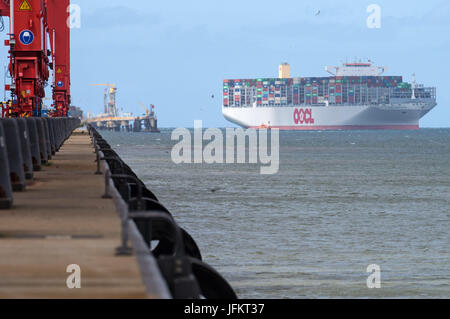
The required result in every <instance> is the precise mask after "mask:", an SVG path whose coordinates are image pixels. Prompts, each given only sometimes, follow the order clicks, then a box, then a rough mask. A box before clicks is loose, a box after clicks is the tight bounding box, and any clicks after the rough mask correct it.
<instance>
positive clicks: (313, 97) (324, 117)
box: [222, 61, 436, 130]
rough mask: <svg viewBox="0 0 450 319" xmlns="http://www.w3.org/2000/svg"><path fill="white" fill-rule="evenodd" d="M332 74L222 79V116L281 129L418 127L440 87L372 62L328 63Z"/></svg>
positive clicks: (286, 72)
mask: <svg viewBox="0 0 450 319" xmlns="http://www.w3.org/2000/svg"><path fill="white" fill-rule="evenodd" d="M325 70H326V71H327V72H328V73H330V74H331V76H328V77H299V78H291V77H290V66H289V64H287V63H283V64H281V65H280V66H279V77H278V78H261V79H235V80H224V81H223V106H222V113H223V115H224V117H225V118H226V119H227V120H228V121H230V122H232V123H235V124H237V125H240V126H242V127H244V128H278V129H281V130H351V129H356V130H364V129H372V130H373V129H388V130H389V129H391V130H416V129H419V120H420V119H421V118H422V117H423V116H425V115H426V114H427V113H428V112H430V111H431V110H432V109H433V108H434V107H435V106H436V88H435V87H424V85H422V84H417V83H416V80H415V75H414V74H413V76H412V81H411V83H407V82H403V77H402V76H383V74H384V73H385V72H386V70H387V68H386V67H380V66H375V65H373V64H372V62H370V61H369V62H365V63H362V62H354V63H344V64H343V65H342V66H340V67H334V66H327V67H325Z"/></svg>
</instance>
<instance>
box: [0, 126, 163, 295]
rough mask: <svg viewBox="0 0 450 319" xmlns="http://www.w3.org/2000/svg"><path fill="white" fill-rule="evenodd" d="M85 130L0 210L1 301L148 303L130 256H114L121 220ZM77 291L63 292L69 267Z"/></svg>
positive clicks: (71, 139) (118, 239) (136, 264)
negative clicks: (75, 268) (77, 274)
mask: <svg viewBox="0 0 450 319" xmlns="http://www.w3.org/2000/svg"><path fill="white" fill-rule="evenodd" d="M95 171H96V163H95V154H94V152H93V148H92V145H91V143H90V138H89V136H88V135H87V133H85V134H82V133H75V134H73V135H72V136H71V137H70V138H69V139H68V140H67V141H66V143H65V144H64V145H63V146H62V148H61V149H60V151H59V152H58V153H56V155H54V156H53V158H52V159H51V160H50V165H49V166H43V170H42V171H40V172H35V176H34V181H33V182H31V183H29V185H27V190H26V192H23V193H14V207H13V209H11V210H9V211H8V210H6V211H0V298H149V297H158V296H148V295H147V294H146V292H145V287H144V284H143V283H142V279H141V274H140V272H139V267H138V263H137V261H136V258H135V256H130V257H116V256H115V248H116V247H117V246H119V244H120V229H121V227H120V219H119V217H118V214H117V212H116V208H115V205H114V202H113V200H111V199H102V198H101V197H102V195H103V194H104V189H105V188H104V176H103V175H95V174H94V173H95ZM72 264H76V265H79V266H80V269H81V288H79V289H76V288H75V289H69V288H68V287H67V284H66V281H67V278H68V277H69V276H70V275H71V273H68V272H67V267H68V266H69V265H72Z"/></svg>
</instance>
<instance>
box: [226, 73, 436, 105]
mask: <svg viewBox="0 0 450 319" xmlns="http://www.w3.org/2000/svg"><path fill="white" fill-rule="evenodd" d="M415 92H416V97H418V98H420V97H430V94H432V92H428V91H427V89H424V88H417V89H416V90H415ZM408 95H409V97H411V95H412V88H411V85H410V84H408V83H403V78H402V77H401V76H335V77H309V78H290V79H278V78H260V79H235V80H224V82H223V105H224V107H229V106H234V107H242V106H243V107H245V106H247V107H249V106H261V107H262V106H288V105H325V104H326V102H327V103H328V104H329V105H342V104H345V105H347V104H348V105H354V104H374V103H388V102H389V98H390V97H398V98H408Z"/></svg>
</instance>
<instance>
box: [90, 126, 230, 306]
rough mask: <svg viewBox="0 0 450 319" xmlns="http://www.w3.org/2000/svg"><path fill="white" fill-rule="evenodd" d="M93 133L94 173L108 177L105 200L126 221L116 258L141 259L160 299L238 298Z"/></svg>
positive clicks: (149, 286) (189, 238)
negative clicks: (95, 163) (110, 200)
mask: <svg viewBox="0 0 450 319" xmlns="http://www.w3.org/2000/svg"><path fill="white" fill-rule="evenodd" d="M88 131H89V134H90V136H91V140H92V143H93V145H94V149H95V152H96V155H97V171H96V172H95V173H96V174H104V176H105V194H104V196H103V197H104V198H113V199H114V201H115V203H116V207H117V210H118V213H119V216H120V218H121V220H122V224H121V225H122V239H121V245H120V246H119V247H118V248H117V251H116V253H117V255H119V256H121V255H131V254H133V253H134V254H136V257H137V260H138V263H139V266H140V269H141V273H142V276H143V281H144V283H145V284H146V289H147V291H151V292H155V290H157V292H158V293H159V295H160V296H167V294H168V291H169V292H170V294H169V296H170V297H172V298H175V299H188V298H206V299H236V298H237V296H236V294H235V292H234V291H233V289H232V287H231V286H230V285H229V283H228V282H227V281H226V280H225V279H224V278H223V277H222V276H221V275H220V274H219V273H218V272H217V271H215V270H214V269H213V268H212V267H211V266H209V265H208V264H206V263H205V262H204V261H202V256H201V253H200V249H199V248H198V245H197V244H196V242H195V240H194V239H193V238H192V236H190V235H189V233H188V232H187V231H185V230H184V229H183V228H181V227H180V226H179V225H178V224H177V222H176V221H175V219H174V218H173V216H172V214H171V213H170V212H169V210H168V209H167V208H166V207H164V205H163V204H162V203H161V202H160V201H159V200H158V198H157V197H156V196H155V194H153V192H151V191H150V190H149V189H148V188H147V187H146V186H145V184H144V183H143V182H142V181H141V180H140V179H139V177H138V176H137V175H136V174H135V173H134V172H133V171H132V169H131V168H130V167H129V166H128V165H127V164H126V163H125V162H123V160H122V159H121V158H120V156H119V155H118V154H117V153H116V152H115V151H114V150H113V149H112V148H111V146H110V145H109V144H108V142H107V141H106V140H104V139H103V138H102V136H101V135H100V134H99V133H98V132H97V130H96V129H95V128H94V127H93V126H91V125H89V124H88ZM129 243H131V246H129ZM159 277H162V278H163V279H164V284H163V285H161V281H160V280H158V278H159ZM167 288H168V290H167Z"/></svg>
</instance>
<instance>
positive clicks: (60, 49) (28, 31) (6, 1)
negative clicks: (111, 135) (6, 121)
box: [0, 0, 71, 117]
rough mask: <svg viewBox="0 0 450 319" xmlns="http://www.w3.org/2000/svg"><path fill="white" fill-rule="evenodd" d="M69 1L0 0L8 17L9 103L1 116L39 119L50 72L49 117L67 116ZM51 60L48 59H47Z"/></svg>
mask: <svg viewBox="0 0 450 319" xmlns="http://www.w3.org/2000/svg"><path fill="white" fill-rule="evenodd" d="M69 5H70V0H0V16H9V18H10V32H9V40H6V41H5V45H7V46H9V48H10V50H9V54H10V56H9V58H10V64H9V72H10V74H11V85H7V86H6V88H5V89H6V90H10V91H11V96H12V101H11V102H10V103H8V104H7V105H3V114H2V116H3V117H29V116H41V111H42V104H43V99H44V97H45V87H46V85H47V83H48V79H49V74H50V71H49V70H50V69H52V70H53V84H52V88H53V105H52V107H53V108H54V109H53V110H52V111H51V112H50V116H52V117H65V116H67V113H68V110H69V106H70V102H71V101H70V28H69V26H68V23H69V22H68V19H69ZM50 58H51V60H50Z"/></svg>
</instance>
